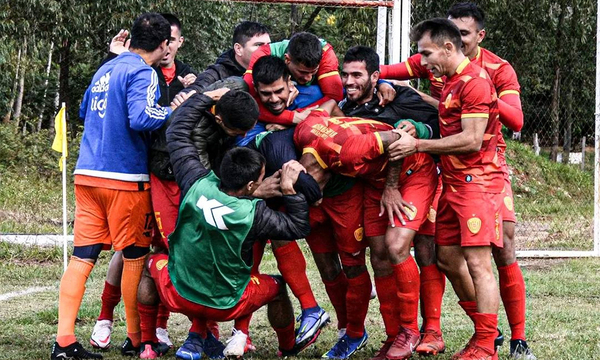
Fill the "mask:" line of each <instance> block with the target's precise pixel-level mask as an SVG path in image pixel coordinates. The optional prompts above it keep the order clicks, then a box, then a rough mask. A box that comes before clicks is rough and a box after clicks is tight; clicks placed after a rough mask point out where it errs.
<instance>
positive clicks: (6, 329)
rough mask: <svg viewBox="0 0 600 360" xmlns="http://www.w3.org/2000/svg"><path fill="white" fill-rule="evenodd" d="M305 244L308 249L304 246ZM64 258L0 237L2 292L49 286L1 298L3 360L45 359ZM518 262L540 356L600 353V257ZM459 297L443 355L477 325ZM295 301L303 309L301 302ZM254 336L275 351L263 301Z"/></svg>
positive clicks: (375, 325)
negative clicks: (461, 306) (460, 303)
mask: <svg viewBox="0 0 600 360" xmlns="http://www.w3.org/2000/svg"><path fill="white" fill-rule="evenodd" d="M302 247H303V250H304V251H305V254H308V253H307V251H306V247H305V246H302ZM109 256H110V253H108V252H105V253H103V255H102V257H101V258H100V260H99V263H98V266H97V267H96V268H95V269H94V271H93V272H92V275H91V277H90V279H89V281H88V283H87V291H86V295H85V297H84V300H83V304H82V306H81V310H80V312H79V321H78V323H77V327H76V333H77V336H78V337H79V339H80V341H81V342H82V343H85V344H87V341H88V340H87V339H88V337H89V335H90V333H91V330H92V327H93V325H94V322H95V319H96V317H97V315H98V312H99V310H100V293H101V291H102V286H103V282H104V276H105V273H106V268H107V264H108V260H109ZM61 261H62V254H61V250H60V249H59V248H36V247H25V246H19V245H11V244H7V243H0V289H1V290H0V296H1V295H2V294H6V293H8V292H14V291H21V290H25V289H28V288H31V287H40V288H42V289H43V288H44V287H48V288H47V289H45V290H43V291H41V292H38V293H34V294H29V295H25V296H21V297H15V298H12V299H9V300H0V326H1V330H0V359H47V358H48V356H49V354H50V347H51V346H52V343H53V341H54V337H55V334H56V324H57V303H58V284H59V281H60V276H61V272H62V263H61ZM307 262H308V275H309V278H310V279H311V283H312V285H313V290H314V292H315V294H316V297H317V299H318V300H319V302H320V303H321V305H322V306H323V307H324V308H325V309H326V310H328V311H329V312H330V314H331V315H332V317H333V318H335V313H334V312H333V309H332V307H331V306H330V304H329V302H328V300H327V295H326V293H325V290H324V288H323V286H322V284H321V283H320V280H319V277H318V272H317V270H316V268H315V266H314V264H313V262H312V259H311V258H310V256H307ZM521 264H522V266H523V271H524V275H525V281H526V283H527V314H528V323H527V334H528V337H529V339H528V340H529V344H530V345H531V347H532V348H533V349H534V350H535V354H536V355H537V357H538V359H540V360H544V359H598V358H600V355H599V354H600V306H599V305H598V304H599V302H600V259H572V260H535V261H534V260H522V261H521ZM261 270H262V272H265V273H276V266H275V261H274V258H273V256H272V255H271V254H270V253H269V252H267V254H266V258H265V260H264V261H263V265H262V268H261ZM456 302H457V298H456V297H455V296H454V294H453V293H452V289H451V287H450V286H449V285H448V286H447V289H446V294H445V297H444V306H443V315H442V326H443V329H444V331H445V339H446V342H447V346H448V351H447V353H446V354H444V355H441V356H438V357H437V358H438V359H450V357H451V355H452V353H453V352H454V351H456V350H458V349H459V348H461V347H462V345H464V343H465V342H466V341H467V339H468V338H469V336H470V334H471V331H472V324H471V323H470V321H469V320H468V319H467V318H466V316H464V315H463V313H462V310H460V308H459V306H458V305H457V303H456ZM294 305H295V308H296V310H297V312H299V307H298V304H297V302H294ZM378 306H379V304H378V302H377V300H376V299H375V300H372V301H371V303H370V308H369V314H368V317H367V321H366V328H367V331H368V333H369V336H370V339H369V342H368V345H367V346H366V348H365V349H364V350H361V351H360V352H358V353H357V354H356V355H355V357H354V358H355V359H368V358H369V357H370V356H371V355H372V354H373V353H374V352H375V351H376V350H377V349H378V348H379V346H380V341H382V340H383V339H384V331H383V323H382V321H381V317H380V315H379V313H378ZM116 311H117V312H116V324H115V330H114V333H113V346H114V347H113V348H112V349H111V350H109V351H107V352H105V353H104V355H105V359H120V358H122V357H121V355H120V353H119V352H118V348H117V345H120V343H121V342H122V341H123V340H124V337H125V325H124V311H123V308H122V305H119V306H118V307H117V310H116ZM503 311H504V310H503V309H502V308H501V309H500V316H499V319H500V325H501V327H502V329H503V330H504V333H505V335H506V336H507V338H509V336H510V330H509V328H508V325H507V322H506V317H505V315H504V312H503ZM334 322H335V319H334ZM169 327H170V329H169V331H170V333H171V339H172V340H173V342H174V343H175V346H178V345H180V344H181V343H182V342H183V341H184V340H185V337H186V334H187V329H188V320H187V318H185V317H183V316H181V315H179V314H174V315H172V317H171V319H170V320H169ZM231 327H232V324H231V323H224V324H222V325H221V335H222V336H223V337H225V338H226V337H227V336H228V332H230V331H231ZM251 336H252V339H253V341H254V343H255V344H256V346H257V347H258V351H257V352H256V353H254V354H250V355H249V356H247V357H252V358H256V359H274V358H276V357H275V352H276V348H277V342H276V338H275V333H274V332H273V331H272V330H271V329H270V328H269V326H268V323H267V320H266V311H265V309H264V308H263V309H261V310H259V311H258V312H257V314H256V315H255V316H254V318H253V321H252V324H251ZM335 337H336V329H335V326H332V325H330V326H328V327H327V328H325V330H324V331H323V333H322V334H321V336H320V338H319V339H318V340H317V342H316V343H315V345H313V346H311V347H310V348H308V349H307V350H305V351H304V352H303V353H301V356H300V358H316V357H319V356H320V355H322V354H323V353H324V352H326V351H327V350H328V349H329V347H330V346H331V345H332V344H333V343H334V342H335ZM166 358H174V352H170V353H169V354H168V355H167V357H166ZM415 358H417V357H416V356H415ZM500 358H502V359H508V346H506V345H505V346H503V347H502V348H501V350H500Z"/></svg>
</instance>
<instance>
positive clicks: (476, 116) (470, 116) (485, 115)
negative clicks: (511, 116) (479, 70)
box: [460, 113, 490, 119]
mask: <svg viewBox="0 0 600 360" xmlns="http://www.w3.org/2000/svg"><path fill="white" fill-rule="evenodd" d="M489 117H490V114H486V113H473V114H462V115H461V116H460V118H461V119H471V118H484V119H487V118H489Z"/></svg>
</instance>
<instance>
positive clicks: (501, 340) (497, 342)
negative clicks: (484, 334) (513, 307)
mask: <svg viewBox="0 0 600 360" xmlns="http://www.w3.org/2000/svg"><path fill="white" fill-rule="evenodd" d="M497 329H498V336H496V339H495V340H494V347H495V348H496V351H498V348H499V347H500V346H502V345H503V344H504V335H502V331H501V330H500V328H497Z"/></svg>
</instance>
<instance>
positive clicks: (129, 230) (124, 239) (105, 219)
mask: <svg viewBox="0 0 600 360" xmlns="http://www.w3.org/2000/svg"><path fill="white" fill-rule="evenodd" d="M153 227H154V216H152V205H151V203H150V190H149V189H146V190H142V191H128V190H115V189H109V188H103V187H93V186H86V185H78V184H75V226H74V229H73V233H74V235H75V236H74V237H75V239H74V245H75V246H87V245H96V244H104V249H105V250H108V249H110V247H111V245H112V247H113V248H114V249H115V250H117V251H118V250H123V249H124V248H126V247H128V246H130V245H135V246H139V247H149V246H150V242H151V240H152V230H153Z"/></svg>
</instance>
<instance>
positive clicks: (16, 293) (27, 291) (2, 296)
mask: <svg viewBox="0 0 600 360" xmlns="http://www.w3.org/2000/svg"><path fill="white" fill-rule="evenodd" d="M53 288H54V286H43V287H40V286H35V287H30V288H29V289H25V290H21V291H13V292H9V293H6V294H0V301H6V300H10V299H12V298H16V297H20V296H25V295H29V294H35V293H39V292H42V291H47V290H51V289H53Z"/></svg>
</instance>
